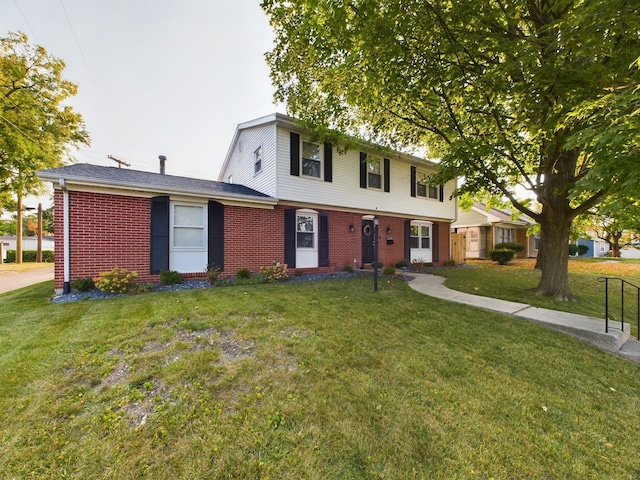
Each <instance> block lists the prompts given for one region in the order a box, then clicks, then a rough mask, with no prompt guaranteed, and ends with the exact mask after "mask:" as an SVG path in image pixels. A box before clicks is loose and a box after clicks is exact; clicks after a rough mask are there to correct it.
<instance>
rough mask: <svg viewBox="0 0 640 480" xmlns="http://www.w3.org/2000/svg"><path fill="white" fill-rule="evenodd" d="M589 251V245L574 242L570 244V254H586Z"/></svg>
mask: <svg viewBox="0 0 640 480" xmlns="http://www.w3.org/2000/svg"><path fill="white" fill-rule="evenodd" d="M588 251H589V247H587V246H586V245H574V244H573V243H570V244H569V255H571V256H575V255H584V254H585V253H587V252H588Z"/></svg>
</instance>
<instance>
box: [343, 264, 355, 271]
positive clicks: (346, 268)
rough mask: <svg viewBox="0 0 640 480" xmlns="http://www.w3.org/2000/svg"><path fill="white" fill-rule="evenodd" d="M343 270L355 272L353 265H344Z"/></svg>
mask: <svg viewBox="0 0 640 480" xmlns="http://www.w3.org/2000/svg"><path fill="white" fill-rule="evenodd" d="M342 271H343V272H353V267H352V266H351V265H345V266H344V267H342Z"/></svg>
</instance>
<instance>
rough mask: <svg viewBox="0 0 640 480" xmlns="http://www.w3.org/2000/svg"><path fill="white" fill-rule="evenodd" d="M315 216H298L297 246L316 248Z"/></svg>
mask: <svg viewBox="0 0 640 480" xmlns="http://www.w3.org/2000/svg"><path fill="white" fill-rule="evenodd" d="M315 219H316V216H315V215H298V216H297V218H296V246H297V247H298V248H315V243H316V242H315V235H316V232H315V230H316V228H315V223H316V222H315Z"/></svg>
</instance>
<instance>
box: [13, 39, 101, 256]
mask: <svg viewBox="0 0 640 480" xmlns="http://www.w3.org/2000/svg"><path fill="white" fill-rule="evenodd" d="M64 68H65V64H64V62H63V61H62V60H60V59H58V58H55V57H53V56H52V55H50V54H48V53H47V51H46V50H45V49H44V48H43V47H40V46H36V45H31V44H30V43H29V39H28V38H27V36H26V35H24V34H22V33H9V34H8V35H7V36H6V37H1V38H0V207H1V206H2V204H3V203H6V202H7V199H15V201H16V205H17V222H18V224H19V225H21V223H22V198H23V197H25V196H26V195H30V194H36V193H41V190H40V189H41V187H42V183H41V182H40V180H38V178H37V177H36V172H37V171H38V170H41V169H45V168H54V167H57V166H60V165H62V164H64V163H65V162H66V161H67V160H68V159H69V153H70V151H71V149H72V148H74V147H77V146H79V145H80V144H88V143H89V135H88V133H87V132H86V130H85V128H84V122H83V121H82V117H81V116H80V115H79V114H78V113H76V112H75V111H74V110H73V108H72V107H71V106H69V105H66V104H65V101H66V100H67V99H68V98H69V97H71V96H73V95H75V94H76V92H77V85H76V84H74V83H72V82H69V81H68V80H65V79H63V78H62V72H63V70H64ZM20 238H21V235H20V233H19V232H18V239H20ZM18 242H19V243H18V247H17V250H20V245H21V244H20V240H18ZM20 260H21V258H20V255H19V254H18V255H17V256H16V261H18V262H19V261H20Z"/></svg>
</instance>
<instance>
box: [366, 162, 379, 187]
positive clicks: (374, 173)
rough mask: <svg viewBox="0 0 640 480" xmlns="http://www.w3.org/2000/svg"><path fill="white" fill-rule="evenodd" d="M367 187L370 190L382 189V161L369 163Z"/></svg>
mask: <svg viewBox="0 0 640 480" xmlns="http://www.w3.org/2000/svg"><path fill="white" fill-rule="evenodd" d="M367 185H368V186H369V188H382V173H381V170H380V160H368V161H367Z"/></svg>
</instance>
